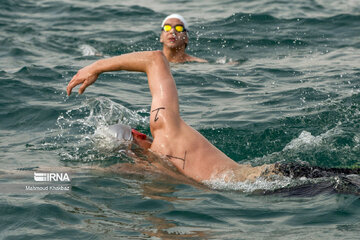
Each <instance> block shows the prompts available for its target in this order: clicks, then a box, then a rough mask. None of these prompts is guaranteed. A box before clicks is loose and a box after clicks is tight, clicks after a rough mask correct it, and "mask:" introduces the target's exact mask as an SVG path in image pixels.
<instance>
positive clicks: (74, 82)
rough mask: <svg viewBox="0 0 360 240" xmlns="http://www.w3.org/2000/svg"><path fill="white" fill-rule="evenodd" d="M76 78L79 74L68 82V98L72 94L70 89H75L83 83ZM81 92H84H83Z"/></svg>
mask: <svg viewBox="0 0 360 240" xmlns="http://www.w3.org/2000/svg"><path fill="white" fill-rule="evenodd" d="M78 76H79V72H78V73H77V74H76V75H75V76H74V77H73V78H72V79H71V81H70V82H69V84H68V86H67V88H66V92H67V95H68V96H70V94H71V92H72V89H73V88H74V87H76V86H77V85H79V84H81V83H83V82H84V81H85V80H82V79H79V78H78ZM79 92H80V91H79ZM82 92H84V90H83V91H82Z"/></svg>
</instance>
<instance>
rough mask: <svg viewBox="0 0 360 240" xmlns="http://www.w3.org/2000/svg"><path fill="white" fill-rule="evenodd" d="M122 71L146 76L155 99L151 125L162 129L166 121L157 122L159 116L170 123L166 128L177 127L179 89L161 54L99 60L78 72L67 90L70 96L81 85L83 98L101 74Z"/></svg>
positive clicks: (137, 54)
mask: <svg viewBox="0 0 360 240" xmlns="http://www.w3.org/2000/svg"><path fill="white" fill-rule="evenodd" d="M120 70H126V71H136V72H145V73H146V74H147V77H148V82H149V87H150V92H151V95H152V104H151V123H154V122H155V123H156V124H155V125H160V126H159V127H161V125H162V123H163V121H161V120H159V121H158V119H159V117H160V116H163V118H166V119H167V120H168V121H166V123H167V125H169V124H170V126H171V125H172V126H174V124H177V123H178V120H179V119H180V115H179V102H178V94H177V89H176V85H175V81H174V79H173V77H172V75H171V72H170V67H169V63H168V61H167V59H166V57H165V56H164V54H163V53H162V52H161V51H149V52H135V53H129V54H124V55H120V56H117V57H112V58H108V59H102V60H98V61H96V62H94V63H93V64H91V65H89V66H86V67H84V68H82V69H80V70H79V71H78V72H77V74H76V75H75V76H74V77H73V78H72V79H71V81H70V82H69V84H68V86H67V94H68V95H70V94H71V91H72V89H73V88H74V87H76V86H77V85H80V84H81V86H80V88H79V94H82V93H83V92H84V91H85V89H86V88H87V87H88V86H90V85H91V84H93V83H94V82H95V81H96V79H97V78H98V76H99V75H100V74H101V73H103V72H109V71H120ZM164 109H166V111H163V110H164ZM164 112H166V113H167V114H166V116H165V115H163V114H164ZM166 119H164V120H166Z"/></svg>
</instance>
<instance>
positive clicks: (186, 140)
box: [148, 61, 239, 181]
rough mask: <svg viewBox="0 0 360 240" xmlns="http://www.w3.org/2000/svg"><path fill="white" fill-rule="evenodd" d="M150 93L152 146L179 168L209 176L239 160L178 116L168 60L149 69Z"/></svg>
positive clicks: (196, 175)
mask: <svg viewBox="0 0 360 240" xmlns="http://www.w3.org/2000/svg"><path fill="white" fill-rule="evenodd" d="M148 81H149V86H150V91H151V94H152V98H153V99H152V104H151V115H150V130H151V133H152V135H153V138H154V141H153V143H152V145H151V150H152V151H153V152H156V153H158V154H160V155H163V156H166V157H168V158H169V160H170V161H171V162H172V163H173V164H174V165H175V166H176V167H177V168H178V169H179V171H180V172H182V173H184V174H185V175H187V176H189V177H191V178H193V179H195V180H197V181H202V180H208V179H210V178H211V177H214V176H215V175H217V174H218V173H220V172H222V171H225V170H226V169H230V168H231V169H233V168H238V167H239V164H237V163H236V162H234V161H233V160H231V159H230V158H229V157H227V156H226V155H225V154H224V153H222V152H221V151H220V150H218V149H217V148H216V147H215V146H213V145H212V144H211V143H210V142H209V141H208V140H207V139H206V138H204V137H203V136H202V135H201V134H200V133H199V132H197V131H196V130H194V129H193V128H191V127H190V126H189V125H187V124H186V123H185V122H184V121H183V120H182V119H181V117H180V114H179V103H178V95H177V89H176V85H175V81H174V79H173V77H172V75H171V73H170V69H169V67H168V65H167V61H165V62H163V63H161V62H160V63H158V64H157V65H156V67H155V68H153V69H152V71H151V74H149V73H148Z"/></svg>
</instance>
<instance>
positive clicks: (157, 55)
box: [151, 50, 168, 65]
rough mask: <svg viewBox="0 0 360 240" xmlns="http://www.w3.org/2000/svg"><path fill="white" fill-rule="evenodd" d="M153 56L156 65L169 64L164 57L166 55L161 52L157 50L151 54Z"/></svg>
mask: <svg viewBox="0 0 360 240" xmlns="http://www.w3.org/2000/svg"><path fill="white" fill-rule="evenodd" d="M151 53H152V55H151V59H152V62H153V63H155V64H161V63H162V64H164V63H165V64H166V65H167V64H168V61H167V59H166V57H165V55H164V53H163V52H162V51H160V50H157V51H153V52H151Z"/></svg>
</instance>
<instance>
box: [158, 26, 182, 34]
mask: <svg viewBox="0 0 360 240" xmlns="http://www.w3.org/2000/svg"><path fill="white" fill-rule="evenodd" d="M172 28H173V26H171V25H169V24H165V25H164V26H163V27H162V29H161V30H163V31H164V32H170V31H171V29H172ZM174 29H175V31H177V32H178V33H181V32H186V29H185V27H184V26H183V25H176V26H174Z"/></svg>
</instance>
